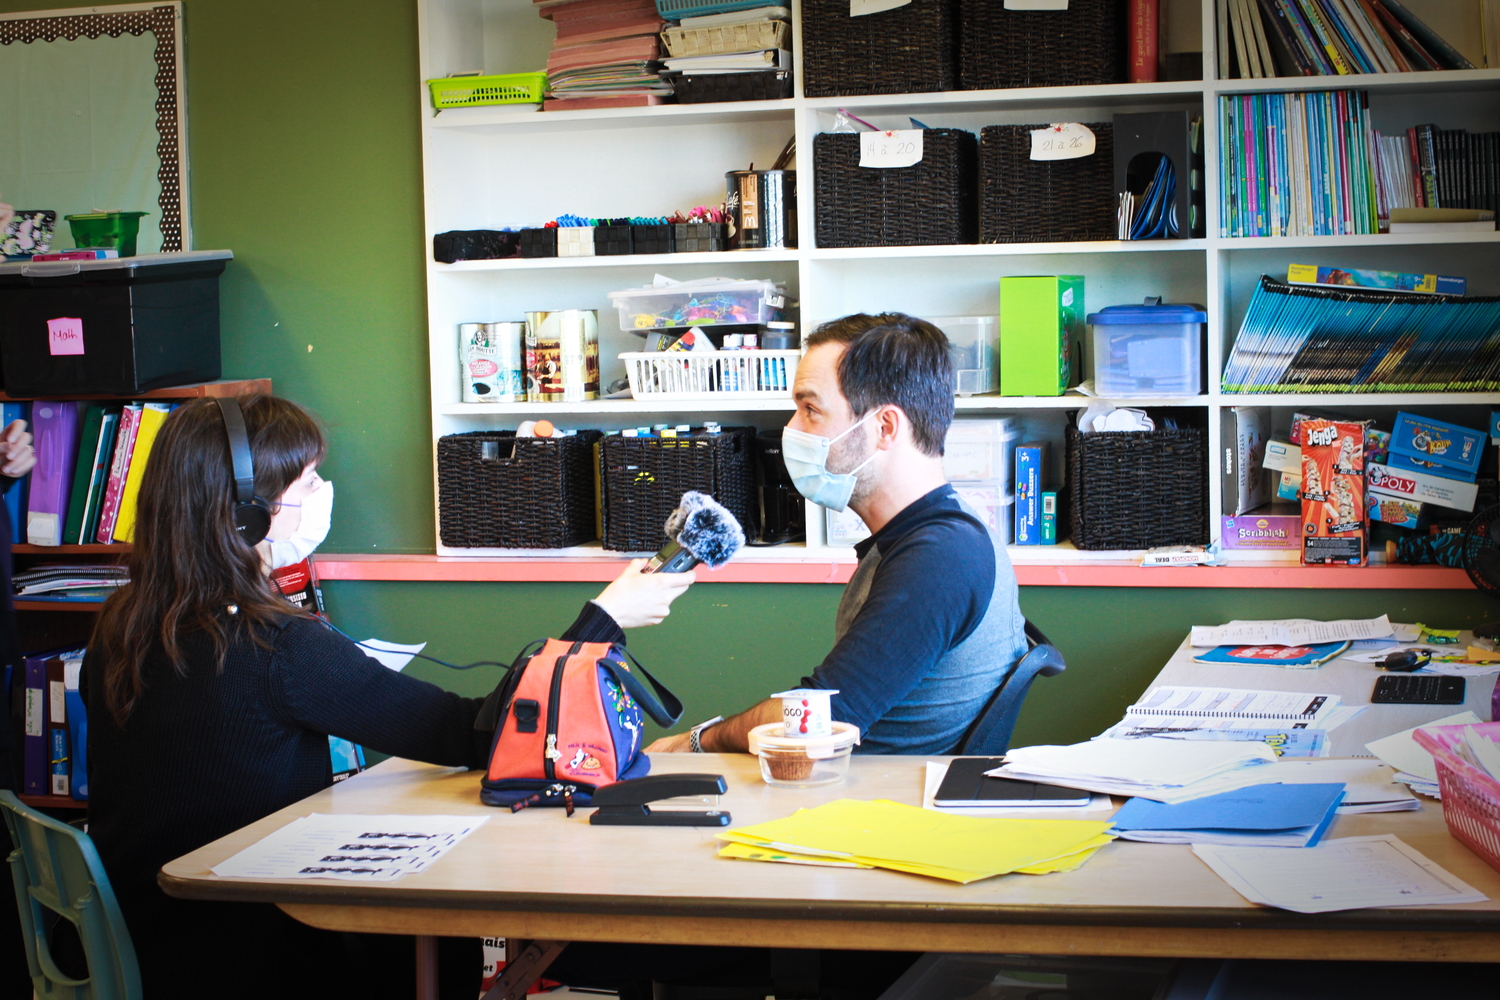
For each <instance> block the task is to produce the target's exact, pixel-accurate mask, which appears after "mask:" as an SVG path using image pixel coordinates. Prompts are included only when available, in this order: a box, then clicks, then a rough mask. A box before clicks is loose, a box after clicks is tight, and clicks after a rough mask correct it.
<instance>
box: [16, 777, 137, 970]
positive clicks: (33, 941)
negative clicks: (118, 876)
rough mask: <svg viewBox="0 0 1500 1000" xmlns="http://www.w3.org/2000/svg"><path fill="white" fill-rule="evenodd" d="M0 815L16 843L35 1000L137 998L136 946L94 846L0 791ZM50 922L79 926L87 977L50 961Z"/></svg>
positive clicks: (23, 925)
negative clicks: (69, 972) (74, 974)
mask: <svg viewBox="0 0 1500 1000" xmlns="http://www.w3.org/2000/svg"><path fill="white" fill-rule="evenodd" d="M0 813H4V815H5V825H6V826H8V827H9V828H10V839H11V841H12V843H14V844H15V848H14V850H12V851H11V853H10V857H9V859H8V860H9V862H10V875H11V879H12V880H13V881H14V882H15V886H16V905H17V906H19V907H20V910H21V933H22V935H23V936H24V937H25V946H26V963H27V965H28V966H30V971H31V980H32V983H33V984H34V985H35V988H36V995H37V1000H54V998H55V1000H141V976H140V971H139V970H138V968H137V967H136V962H135V947H134V946H133V945H132V944H131V943H130V932H129V931H127V930H126V929H125V918H124V917H122V916H121V915H120V905H119V903H117V902H115V894H114V890H112V889H111V888H110V887H109V878H108V877H107V876H106V875H105V874H104V865H103V863H102V862H101V861H100V860H99V853H98V852H97V851H95V850H94V843H93V841H91V840H89V838H88V835H87V834H85V833H83V832H82V831H80V830H75V829H74V828H73V827H71V826H68V825H67V824H66V823H61V822H58V821H57V820H55V819H52V818H51V817H50V816H45V815H43V814H42V813H39V812H37V811H36V810H35V809H31V808H29V807H27V806H25V805H22V803H21V800H20V799H18V798H16V796H15V794H14V793H13V792H7V791H0ZM56 917H62V918H63V919H65V920H68V921H70V922H72V924H73V925H74V926H75V927H76V928H77V929H78V936H79V938H80V939H81V940H82V941H83V951H84V954H85V955H86V956H87V958H88V967H89V978H87V979H72V978H70V977H68V976H67V975H65V974H64V973H63V972H62V971H61V970H60V969H58V967H57V963H56V962H54V961H53V959H52V951H51V948H50V946H49V944H48V941H49V939H50V937H51V935H50V933H49V930H50V928H51V927H52V925H53V923H54V922H55V920H56Z"/></svg>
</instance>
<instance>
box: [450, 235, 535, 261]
mask: <svg viewBox="0 0 1500 1000" xmlns="http://www.w3.org/2000/svg"><path fill="white" fill-rule="evenodd" d="M520 251H521V234H520V233H517V232H505V231H503V230H499V229H453V230H450V231H448V232H446V233H438V234H437V235H436V236H434V237H433V238H432V259H433V260H435V261H438V262H439V263H442V264H452V263H454V262H455V261H460V260H500V259H502V258H505V257H514V256H516V255H517V254H518V253H520Z"/></svg>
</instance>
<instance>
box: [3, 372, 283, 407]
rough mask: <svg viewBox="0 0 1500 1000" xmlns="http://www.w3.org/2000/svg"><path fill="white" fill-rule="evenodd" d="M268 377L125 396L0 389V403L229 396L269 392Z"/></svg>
mask: <svg viewBox="0 0 1500 1000" xmlns="http://www.w3.org/2000/svg"><path fill="white" fill-rule="evenodd" d="M270 391H271V380H270V379H268V378H240V379H231V378H221V379H219V380H218V381H216V382H197V383H194V384H192V385H172V386H167V387H165V388H162V389H148V390H146V391H145V392H137V393H133V394H131V395H128V396H100V395H84V394H77V393H71V392H70V393H54V394H50V395H48V396H45V397H36V396H11V395H7V394H6V393H4V392H0V402H6V401H11V400H16V401H23V402H24V401H30V400H32V399H37V398H45V399H214V398H225V397H230V396H244V395H248V394H250V393H255V392H270Z"/></svg>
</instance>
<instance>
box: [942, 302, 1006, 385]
mask: <svg viewBox="0 0 1500 1000" xmlns="http://www.w3.org/2000/svg"><path fill="white" fill-rule="evenodd" d="M927 322H929V323H931V324H932V325H933V326H935V327H937V328H938V329H939V330H942V331H943V333H945V334H947V335H948V355H949V356H950V357H951V358H952V359H953V373H954V375H956V376H957V387H958V388H957V392H958V394H959V395H960V396H973V395H977V394H979V393H985V392H999V391H1000V364H999V362H998V360H997V358H996V356H995V355H996V352H997V351H998V350H999V349H1000V317H998V316H937V317H934V318H932V319H929V320H928V321H927Z"/></svg>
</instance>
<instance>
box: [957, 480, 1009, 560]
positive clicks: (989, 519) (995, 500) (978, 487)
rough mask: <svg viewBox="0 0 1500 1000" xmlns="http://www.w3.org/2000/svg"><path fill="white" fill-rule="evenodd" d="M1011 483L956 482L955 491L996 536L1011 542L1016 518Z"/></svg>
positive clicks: (1005, 542)
mask: <svg viewBox="0 0 1500 1000" xmlns="http://www.w3.org/2000/svg"><path fill="white" fill-rule="evenodd" d="M1007 486H1009V483H1002V482H989V483H954V484H953V492H955V493H957V494H958V495H959V496H960V497H962V498H963V501H964V503H966V504H968V505H969V506H970V507H972V508H973V510H974V513H975V514H977V515H978V516H979V519H980V520H981V521H983V522H984V523H985V524H986V525H988V526H989V529H990V530H991V531H993V532H994V533H995V536H996V537H997V538H999V539H1000V541H1001V542H1002V543H1003V544H1005V545H1009V544H1010V529H1011V525H1012V523H1013V522H1014V520H1015V502H1016V498H1015V497H1014V496H1013V495H1012V494H1011V493H1010V492H1009V491H1008V490H1007V488H1006V487H1007Z"/></svg>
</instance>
